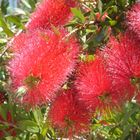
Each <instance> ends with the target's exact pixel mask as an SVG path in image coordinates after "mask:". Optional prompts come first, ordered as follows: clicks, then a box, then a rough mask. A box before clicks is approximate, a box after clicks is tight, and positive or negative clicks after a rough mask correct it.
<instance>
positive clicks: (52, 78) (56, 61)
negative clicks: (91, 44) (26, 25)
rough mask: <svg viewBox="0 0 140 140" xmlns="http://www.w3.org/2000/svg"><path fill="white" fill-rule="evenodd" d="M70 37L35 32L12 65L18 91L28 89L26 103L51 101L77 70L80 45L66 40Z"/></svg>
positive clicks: (72, 38)
mask: <svg viewBox="0 0 140 140" xmlns="http://www.w3.org/2000/svg"><path fill="white" fill-rule="evenodd" d="M66 34H67V32H66V31H65V30H61V31H60V32H57V33H56V32H53V31H49V30H48V31H45V30H37V31H35V32H32V33H31V35H30V37H28V39H27V40H26V44H25V46H24V47H22V50H21V51H18V52H16V53H15V54H14V58H13V59H12V60H11V61H10V62H9V71H10V74H11V78H12V81H13V87H14V89H18V88H19V87H25V89H26V94H25V96H24V97H23V103H28V104H29V105H40V104H43V103H44V102H46V101H50V100H51V99H52V98H53V97H54V95H55V92H56V91H57V90H58V89H59V88H60V86H61V85H62V84H63V83H64V82H66V80H67V79H68V76H69V75H70V74H71V72H72V71H73V70H74V67H75V64H76V58H77V56H78V52H79V44H78V43H77V40H76V38H75V37H70V38H64V37H65V35H66Z"/></svg>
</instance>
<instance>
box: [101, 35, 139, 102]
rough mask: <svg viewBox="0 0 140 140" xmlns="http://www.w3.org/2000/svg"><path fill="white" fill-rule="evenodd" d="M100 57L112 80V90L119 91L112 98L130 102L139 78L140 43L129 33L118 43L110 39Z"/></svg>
mask: <svg viewBox="0 0 140 140" xmlns="http://www.w3.org/2000/svg"><path fill="white" fill-rule="evenodd" d="M101 55H102V56H103V57H104V60H105V61H106V65H107V71H108V72H109V73H110V75H111V77H112V79H113V89H114V90H116V91H117V90H120V91H121V92H120V94H116V95H115V96H116V97H115V96H114V98H120V99H122V100H127V99H128V100H130V99H131V98H132V97H133V96H134V90H135V84H136V83H137V81H138V78H140V42H139V41H138V40H136V38H135V37H134V36H132V35H131V34H130V33H129V34H128V33H125V34H124V35H121V36H120V38H119V41H118V40H117V39H115V38H111V39H110V41H109V43H108V44H107V47H106V48H105V49H104V50H103V51H102V54H101Z"/></svg>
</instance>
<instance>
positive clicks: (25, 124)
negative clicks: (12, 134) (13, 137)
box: [18, 120, 39, 133]
mask: <svg viewBox="0 0 140 140" xmlns="http://www.w3.org/2000/svg"><path fill="white" fill-rule="evenodd" d="M18 126H19V128H20V129H22V130H23V131H29V132H31V133H38V132H39V127H38V125H37V124H36V123H35V122H34V121H31V120H23V121H19V122H18Z"/></svg>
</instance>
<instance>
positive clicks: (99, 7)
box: [98, 0, 103, 14]
mask: <svg viewBox="0 0 140 140" xmlns="http://www.w3.org/2000/svg"><path fill="white" fill-rule="evenodd" d="M98 9H99V12H100V14H102V9H103V3H102V1H101V0H98Z"/></svg>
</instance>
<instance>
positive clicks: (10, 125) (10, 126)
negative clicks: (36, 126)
mask: <svg viewBox="0 0 140 140" xmlns="http://www.w3.org/2000/svg"><path fill="white" fill-rule="evenodd" d="M0 124H2V125H5V124H6V126H7V128H5V129H3V130H0V138H3V137H4V136H5V132H6V133H7V134H9V136H13V137H14V136H16V131H15V130H14V127H13V125H14V122H13V120H12V115H11V113H10V112H7V117H6V120H5V119H4V118H3V117H2V116H1V115H0Z"/></svg>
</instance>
